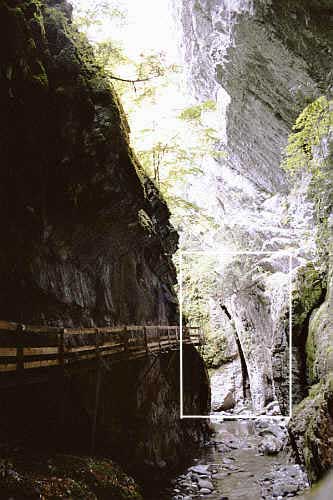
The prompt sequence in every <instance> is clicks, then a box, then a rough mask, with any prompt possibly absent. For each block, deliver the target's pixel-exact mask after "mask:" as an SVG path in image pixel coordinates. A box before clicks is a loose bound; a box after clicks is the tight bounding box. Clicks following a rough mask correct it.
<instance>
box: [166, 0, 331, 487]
mask: <svg viewBox="0 0 333 500" xmlns="http://www.w3.org/2000/svg"><path fill="white" fill-rule="evenodd" d="M173 5H174V10H175V12H176V14H177V17H178V18H180V19H181V24H182V29H183V39H182V48H183V53H184V58H185V61H186V63H187V65H188V67H189V82H190V85H191V87H192V90H193V91H194V94H195V95H196V97H197V98H198V99H199V100H201V101H202V100H205V99H212V98H213V99H216V102H217V121H218V122H219V123H220V127H219V130H220V143H219V144H218V145H217V148H218V149H220V150H222V151H224V152H225V153H226V155H225V157H224V158H221V156H220V155H217V156H216V158H214V159H213V158H212V159H210V160H209V161H207V164H206V165H205V174H204V177H203V179H199V180H198V181H196V180H195V179H193V182H192V190H193V193H195V194H196V195H198V192H200V191H199V190H198V189H197V186H196V184H197V183H200V184H201V185H202V184H203V183H204V185H205V190H204V197H202V198H201V199H200V197H199V199H198V198H196V202H197V203H198V204H199V205H200V204H201V206H203V207H205V208H207V209H208V210H209V211H210V214H211V215H212V217H214V218H215V222H216V223H217V224H218V225H219V229H218V230H217V231H216V232H215V233H214V234H213V235H211V236H210V238H207V239H206V241H208V245H209V246H210V248H212V247H213V248H214V247H215V249H216V250H219V249H222V251H223V249H225V248H226V247H227V248H229V249H230V250H231V251H235V250H236V251H244V250H247V251H249V250H250V251H253V252H256V251H261V252H274V253H273V254H271V255H270V254H266V255H264V254H261V255H259V256H258V257H257V258H256V260H253V262H252V263H251V259H252V257H251V259H250V258H244V264H242V266H241V267H242V269H243V275H244V274H245V272H247V273H248V274H249V275H250V278H249V279H250V281H249V283H248V284H251V283H250V282H252V285H251V286H249V287H248V289H247V290H246V289H245V290H243V291H242V292H239V291H237V290H235V293H233V294H230V295H229V297H223V300H224V301H225V303H226V305H227V307H228V310H229V312H230V315H231V316H232V318H233V320H234V322H235V325H236V329H237V331H238V336H239V339H240V342H241V346H242V350H243V354H244V357H245V360H246V363H247V368H248V374H249V380H250V389H251V394H252V402H253V406H254V408H255V409H256V410H257V411H262V409H263V407H264V406H265V404H267V402H269V401H270V400H272V399H278V401H279V405H280V409H281V411H282V413H284V414H287V413H288V408H289V395H288V387H289V360H288V349H289V333H288V316H289V305H288V296H289V293H288V291H289V279H288V274H289V258H288V254H289V253H291V254H292V256H293V259H292V288H293V294H292V308H293V331H294V336H293V356H292V357H293V368H292V370H293V386H292V389H293V402H294V404H296V403H298V402H300V401H301V400H302V399H303V398H304V397H305V396H306V395H307V394H308V387H309V385H312V384H314V383H317V382H319V381H321V382H322V383H323V384H324V385H325V384H328V382H327V380H326V379H327V377H328V376H329V374H330V373H331V371H332V360H331V355H330V348H331V346H332V338H331V330H332V325H331V316H332V312H331V310H330V307H331V305H332V302H331V301H332V298H331V292H330V291H328V292H327V295H326V300H325V303H324V304H322V305H321V306H320V304H321V303H322V302H323V301H324V299H325V294H326V283H327V282H328V283H330V281H331V270H330V269H331V267H332V264H331V263H330V261H329V259H327V256H328V255H329V254H330V252H331V251H332V250H330V246H329V241H330V239H331V235H332V225H331V222H330V221H331V220H332V216H331V214H332V196H331V192H332V179H331V177H330V175H331V174H330V170H328V171H327V172H326V174H327V175H326V177H325V180H323V181H321V185H320V186H319V185H314V184H313V181H311V178H310V177H309V176H308V175H306V174H304V175H302V176H300V177H299V178H298V179H296V180H295V181H293V182H292V183H290V180H289V179H288V177H287V176H286V175H285V173H284V171H283V170H282V169H281V166H280V163H281V154H282V150H283V148H284V146H285V145H286V142H287V137H288V134H289V133H290V131H291V126H292V125H293V123H294V121H295V118H296V117H297V115H298V114H299V113H300V111H301V110H303V109H304V107H305V106H306V105H307V103H309V102H312V101H313V100H314V99H316V98H317V97H319V96H320V95H326V96H328V97H329V98H331V97H330V96H331V94H332V62H333V34H332V29H331V25H332V18H333V7H332V5H331V2H326V1H316V0H313V1H311V0H308V1H289V0H278V1H277V0H276V1H275V0H269V1H268V0H267V1H266V0H254V1H250V0H183V1H182V2H173ZM328 142H329V141H328ZM326 161H327V163H328V164H330V165H331V163H330V162H331V161H332V156H331V153H330V152H329V148H328V150H327V152H326ZM190 191H191V189H189V192H190ZM207 193H209V194H210V200H209V204H207V201H206V200H207ZM237 266H238V267H239V263H237ZM233 267H234V268H235V269H236V262H235V263H234V264H231V265H230V266H229V271H230V269H231V270H232V268H233ZM249 270H250V271H251V272H249ZM238 274H239V273H238ZM329 288H330V287H329ZM318 306H320V308H319V309H318V310H317V311H315V312H313V311H314V309H315V308H317V307H318ZM325 387H326V385H325ZM319 392H320V397H322V398H323V400H322V403H320V404H321V410H320V411H321V412H322V413H321V415H322V418H323V419H324V420H325V421H326V422H327V426H326V425H325V426H323V429H324V427H325V429H328V430H327V432H326V431H324V430H322V431H320V423H319V421H320V419H319V420H318V419H317V416H318V415H317V413H316V412H317V410H316V409H315V407H314V406H313V405H312V406H311V401H312V397H311V392H310V396H309V398H310V399H309V400H308V403H307V405H308V406H307V411H308V419H310V420H311V419H313V421H314V422H317V423H316V424H314V427H316V430H315V431H314V433H312V435H311V436H310V435H309V436H308V447H309V449H310V450H311V449H312V448H311V446H312V444H313V443H314V434H315V433H316V432H318V433H319V434H320V442H321V445H319V446H318V448H319V449H320V447H321V446H322V449H323V450H324V449H325V447H328V443H329V439H330V435H331V431H330V430H329V429H330V428H331V424H330V423H329V422H331V402H330V401H331V400H330V396H328V394H329V390H328V389H327V390H325V391H324V389H322V391H321V390H320V388H319ZM318 411H319V410H318ZM295 418H296V419H297V416H296V417H295ZM297 422H300V421H297ZM293 428H294V429H295V428H297V423H296V424H295V427H293ZM301 434H302V433H301ZM303 435H304V433H303ZM296 441H297V444H296V446H297V447H298V450H299V453H300V455H302V454H304V453H305V454H306V453H307V452H306V451H305V452H304V448H303V444H304V442H302V444H301V441H300V440H299V439H298V438H297V439H296V440H295V442H296ZM311 443H312V444H311ZM317 451H318V450H317ZM309 453H313V455H312V458H311V460H310V459H304V456H303V458H301V459H302V461H303V462H305V463H306V465H307V466H308V469H309V470H310V471H311V470H314V469H316V473H314V474H313V477H316V478H317V477H319V476H320V474H322V473H323V470H324V469H325V468H327V467H328V464H329V463H330V464H332V459H331V457H330V454H329V453H328V454H327V453H326V452H325V453H326V455H325V457H326V458H325V461H324V462H323V464H324V463H325V465H322V466H321V465H320V459H318V456H319V455H320V452H318V454H317V455H316V452H315V451H313V449H312V451H311V452H309ZM328 456H329V457H330V458H327V457H328ZM316 457H317V458H316ZM314 463H316V465H314Z"/></svg>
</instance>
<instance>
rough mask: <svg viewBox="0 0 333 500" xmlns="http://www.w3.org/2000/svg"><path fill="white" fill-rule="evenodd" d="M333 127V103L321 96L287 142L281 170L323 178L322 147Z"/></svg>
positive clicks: (297, 121)
mask: <svg viewBox="0 0 333 500" xmlns="http://www.w3.org/2000/svg"><path fill="white" fill-rule="evenodd" d="M332 127H333V101H328V100H327V98H326V97H324V96H322V97H319V98H318V99H316V100H315V101H314V102H312V103H311V104H309V105H308V106H307V107H306V108H305V109H304V110H303V111H302V113H301V114H300V115H299V116H298V118H297V120H296V123H295V125H294V126H293V128H292V130H293V132H292V133H291V134H290V136H289V139H288V145H287V147H286V150H285V157H284V160H283V163H282V167H283V168H284V169H285V170H286V171H288V172H290V173H292V174H294V173H296V172H298V171H300V170H301V169H305V170H306V171H308V172H311V173H312V174H313V175H315V176H320V175H321V171H322V166H323V164H325V154H324V151H323V147H322V143H323V140H324V139H325V138H327V137H328V134H329V132H330V130H332Z"/></svg>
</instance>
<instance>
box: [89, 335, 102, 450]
mask: <svg viewBox="0 0 333 500" xmlns="http://www.w3.org/2000/svg"><path fill="white" fill-rule="evenodd" d="M101 345H102V343H101V339H100V335H99V330H98V328H96V385H95V401H94V408H93V417H92V425H91V442H90V454H91V455H94V453H95V448H96V431H97V418H98V408H99V398H100V391H101V382H102V366H101V355H100V347H101Z"/></svg>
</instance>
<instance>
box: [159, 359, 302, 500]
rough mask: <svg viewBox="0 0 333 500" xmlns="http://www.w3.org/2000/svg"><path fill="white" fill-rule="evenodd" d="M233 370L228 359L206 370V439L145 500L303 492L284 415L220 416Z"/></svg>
mask: <svg viewBox="0 0 333 500" xmlns="http://www.w3.org/2000/svg"><path fill="white" fill-rule="evenodd" d="M233 371H234V367H233V366H232V364H230V363H229V364H227V365H224V366H223V367H221V368H220V369H218V370H216V371H214V372H212V373H211V374H210V378H211V388H212V409H213V415H214V417H213V418H212V428H213V434H212V436H211V438H210V440H209V442H208V443H207V444H206V446H204V447H203V448H202V449H201V450H200V455H199V456H198V457H197V458H195V459H193V461H192V464H190V466H189V467H187V468H186V469H185V470H184V471H183V473H182V474H180V475H179V476H178V477H176V478H174V479H173V480H172V481H171V482H170V484H169V485H168V486H167V487H166V488H164V489H163V490H162V491H160V492H157V494H156V493H155V495H154V496H153V497H152V498H149V500H192V499H198V498H206V499H207V500H259V499H266V500H270V499H275V500H281V499H283V498H292V497H296V496H297V498H304V496H303V492H304V491H305V490H306V489H307V488H308V487H309V485H308V481H307V477H306V474H305V473H304V472H303V471H302V469H301V467H300V466H299V465H298V464H296V463H295V462H294V460H293V459H292V457H291V453H290V448H289V447H288V445H287V443H288V432H287V427H286V426H287V419H285V418H281V419H280V418H275V419H274V418H269V417H267V416H266V417H265V418H258V419H256V420H250V419H235V420H225V421H223V420H222V418H221V417H222V415H223V414H222V413H220V417H218V415H219V412H218V411H216V408H217V407H218V406H220V405H221V394H222V390H223V387H224V392H225V389H226V388H228V387H230V383H231V382H230V381H231V380H235V377H234V376H233V375H232V372H233ZM236 378H237V379H238V377H236ZM238 406H239V410H238V411H237V414H239V415H242V416H246V415H247V414H250V413H252V412H251V409H250V407H249V405H248V404H243V405H238ZM214 407H215V408H214ZM214 410H215V411H214ZM232 411H234V410H232ZM224 415H225V413H224ZM229 415H230V414H229ZM218 421H219V423H218Z"/></svg>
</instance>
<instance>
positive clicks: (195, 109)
mask: <svg viewBox="0 0 333 500" xmlns="http://www.w3.org/2000/svg"><path fill="white" fill-rule="evenodd" d="M204 111H216V102H215V101H212V100H208V101H205V102H202V103H201V104H197V105H196V106H191V107H189V108H186V109H184V110H183V111H182V112H181V113H180V115H179V118H180V119H181V120H187V121H192V120H200V119H201V117H202V113H203V112H204Z"/></svg>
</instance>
